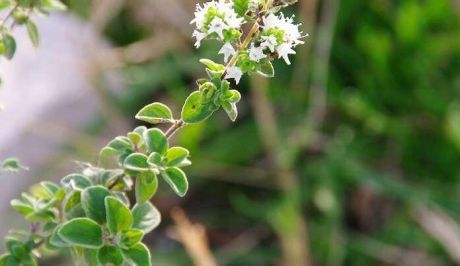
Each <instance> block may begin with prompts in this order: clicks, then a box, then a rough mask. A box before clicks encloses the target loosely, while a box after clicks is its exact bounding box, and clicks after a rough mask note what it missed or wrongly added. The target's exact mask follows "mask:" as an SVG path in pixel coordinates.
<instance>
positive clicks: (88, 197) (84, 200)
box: [81, 186, 111, 224]
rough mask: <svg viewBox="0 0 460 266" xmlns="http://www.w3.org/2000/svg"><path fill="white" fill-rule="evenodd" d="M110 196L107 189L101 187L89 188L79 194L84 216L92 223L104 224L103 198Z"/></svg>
mask: <svg viewBox="0 0 460 266" xmlns="http://www.w3.org/2000/svg"><path fill="white" fill-rule="evenodd" d="M108 196H111V193H110V191H109V190H107V188H105V187H102V186H94V187H89V188H86V189H85V190H83V192H82V194H81V205H82V207H83V210H84V211H85V213H86V215H87V216H88V217H89V218H91V219H93V220H94V221H96V222H98V223H100V224H103V223H105V222H106V210H105V203H104V201H105V198H106V197H108Z"/></svg>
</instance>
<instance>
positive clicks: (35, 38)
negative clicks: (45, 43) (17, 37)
mask: <svg viewBox="0 0 460 266" xmlns="http://www.w3.org/2000/svg"><path fill="white" fill-rule="evenodd" d="M27 33H28V34H29V39H30V41H31V42H32V44H33V45H34V46H35V47H38V44H39V43H40V37H39V35H38V28H37V25H35V23H34V22H33V21H32V20H30V19H29V20H27Z"/></svg>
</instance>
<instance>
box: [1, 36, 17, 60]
mask: <svg viewBox="0 0 460 266" xmlns="http://www.w3.org/2000/svg"><path fill="white" fill-rule="evenodd" d="M2 40H3V45H4V46H5V57H6V58H7V59H9V60H11V59H12V58H13V57H14V54H15V53H16V41H15V40H14V38H13V36H11V35H10V34H8V33H3V37H2Z"/></svg>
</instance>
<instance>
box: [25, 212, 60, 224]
mask: <svg viewBox="0 0 460 266" xmlns="http://www.w3.org/2000/svg"><path fill="white" fill-rule="evenodd" d="M57 217H58V212H57V210H56V209H42V210H38V211H36V212H33V213H30V214H29V215H27V216H26V219H27V220H28V221H30V222H52V221H55V220H56V218H57Z"/></svg>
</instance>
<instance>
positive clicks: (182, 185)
mask: <svg viewBox="0 0 460 266" xmlns="http://www.w3.org/2000/svg"><path fill="white" fill-rule="evenodd" d="M161 174H162V176H163V178H164V179H165V180H166V182H167V183H168V184H169V186H171V188H172V189H173V190H174V192H176V194H177V195H179V196H180V197H183V196H185V194H186V193H187V190H188V181H187V176H186V175H185V173H184V171H182V170H181V169H179V168H177V167H169V168H167V169H166V170H165V171H163V172H162V173H161Z"/></svg>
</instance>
